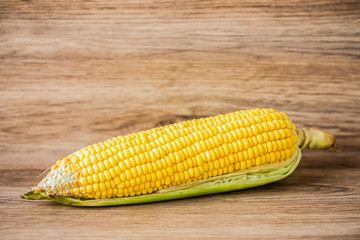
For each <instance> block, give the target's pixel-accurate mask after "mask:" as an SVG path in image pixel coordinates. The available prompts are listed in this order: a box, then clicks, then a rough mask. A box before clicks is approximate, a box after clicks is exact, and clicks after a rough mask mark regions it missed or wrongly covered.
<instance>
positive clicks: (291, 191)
mask: <svg viewBox="0 0 360 240" xmlns="http://www.w3.org/2000/svg"><path fill="white" fill-rule="evenodd" d="M359 160H360V158H359V154H358V152H353V153H334V152H326V151H325V152H324V151H318V152H317V151H315V153H314V152H310V151H306V150H305V151H304V157H303V159H302V162H301V164H300V166H299V167H298V169H296V170H295V172H294V173H293V174H292V175H291V176H289V177H288V178H286V179H284V180H282V181H280V182H277V183H274V184H270V185H267V186H263V187H259V188H256V189H249V190H244V191H238V192H232V193H226V194H217V195H212V196H204V197H197V198H191V199H183V200H175V201H168V202H161V203H153V204H143V205H133V206H123V207H108V208H92V209H89V208H76V207H68V206H63V205H60V204H57V203H52V202H48V201H44V202H34V201H28V200H21V199H20V198H19V194H20V193H23V192H25V191H27V190H28V188H29V186H30V185H31V184H33V183H34V176H37V175H39V174H40V173H41V172H42V170H40V169H21V170H1V172H0V176H1V177H0V203H1V204H0V212H1V216H3V217H2V218H0V226H1V228H0V229H1V232H2V234H3V236H4V234H5V236H7V238H16V239H22V238H28V237H31V236H36V235H37V236H41V237H42V238H46V237H49V238H52V237H56V238H68V237H70V238H85V237H89V236H91V237H92V238H99V237H105V238H111V237H114V236H116V237H121V238H131V239H143V238H145V237H146V238H150V239H158V238H162V239H168V238H175V239H184V238H188V237H190V238H194V239H200V238H201V239H203V238H209V239H223V238H230V239H238V238H239V237H241V238H250V239H255V238H260V237H264V238H266V239H278V238H279V236H280V235H281V237H282V238H286V239H288V238H289V239H298V238H304V237H306V238H318V237H321V238H331V239H336V238H341V239H357V238H358V237H359V236H360V226H359V224H358V223H359V220H360V210H359V209H360V208H359V207H360V195H359V188H360V181H359V177H358V172H359V168H360V161H359ZM19 221H21V223H22V224H21V225H20V226H19V225H18V224H19Z"/></svg>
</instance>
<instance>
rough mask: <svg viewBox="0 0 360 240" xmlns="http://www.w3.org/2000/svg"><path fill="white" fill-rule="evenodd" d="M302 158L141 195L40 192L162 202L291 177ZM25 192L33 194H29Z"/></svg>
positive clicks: (81, 202) (101, 202) (79, 202)
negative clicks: (100, 195)
mask: <svg viewBox="0 0 360 240" xmlns="http://www.w3.org/2000/svg"><path fill="white" fill-rule="evenodd" d="M300 159H301V151H300V150H299V149H298V150H297V151H296V152H295V154H294V155H293V156H292V157H291V158H290V159H289V160H287V161H285V162H282V163H277V164H269V165H266V166H259V167H255V168H252V169H249V170H246V171H238V172H235V173H231V174H226V175H222V176H218V177H214V178H208V179H205V180H200V181H197V182H195V183H190V184H186V185H181V186H176V187H170V188H167V189H164V190H161V191H158V192H156V193H152V194H145V195H140V196H133V197H121V198H105V199H97V200H85V199H76V198H71V197H56V196H47V195H46V194H45V193H40V194H41V195H40V196H41V198H39V199H47V200H49V199H50V200H54V201H57V202H59V203H62V204H66V205H72V206H86V207H100V206H114V205H130V204H141V203H149V202H160V201H167V200H173V199H181V198H188V197H196V196H202V195H208V194H215V193H223V192H229V191H237V190H241V189H247V188H252V187H258V186H262V185H265V184H269V183H272V182H276V181H279V180H281V179H283V178H285V177H287V176H289V175H290V174H291V173H292V172H293V171H294V170H295V168H296V167H297V166H298V164H299V162H300ZM32 192H33V193H32V194H35V195H34V196H37V195H36V194H37V193H34V192H36V191H32ZM43 194H45V195H46V196H47V198H45V197H43ZM25 195H28V196H30V194H29V193H27V194H25ZM31 196H32V195H31ZM27 199H29V198H27Z"/></svg>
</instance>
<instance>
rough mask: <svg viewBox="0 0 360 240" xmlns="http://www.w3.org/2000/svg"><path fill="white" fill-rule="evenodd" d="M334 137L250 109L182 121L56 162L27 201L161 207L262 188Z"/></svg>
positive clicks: (280, 115)
mask: <svg viewBox="0 0 360 240" xmlns="http://www.w3.org/2000/svg"><path fill="white" fill-rule="evenodd" d="M333 145H334V137H333V136H332V135H329V134H326V133H324V132H322V131H319V130H314V129H311V130H305V129H296V128H295V125H294V124H293V123H292V122H291V120H290V119H289V118H288V116H287V115H286V114H285V113H281V112H277V111H275V110H273V109H253V110H246V111H238V112H234V113H229V114H224V115H218V116H215V117H208V118H202V119H195V120H191V121H185V122H180V123H176V124H172V125H168V126H164V127H158V128H154V129H150V130H148V131H142V132H138V133H134V134H130V135H126V136H119V137H115V138H112V139H109V140H107V141H104V142H101V143H97V144H94V145H91V146H88V147H85V148H83V149H81V150H79V151H76V152H75V153H73V154H71V155H69V156H67V157H65V158H62V159H60V160H58V161H57V162H56V163H55V164H54V165H53V166H52V167H51V170H50V172H49V173H48V174H47V175H46V176H45V178H44V179H42V180H41V181H40V182H39V183H38V185H37V186H36V187H34V188H33V191H31V192H29V193H27V194H24V195H22V197H23V198H27V199H51V200H56V201H58V202H61V203H65V204H71V205H80V206H104V205H122V204H132V203H143V202H152V201H162V200H168V199H176V198H183V197H190V196H198V195H204V194H210V193H218V192H226V191H232V190H238V189H244V188H248V187H254V186H260V185H263V184H267V183H270V182H274V181H277V180H280V179H282V178H284V177H286V176H288V175H289V174H290V173H291V172H292V171H293V170H294V169H295V168H296V166H297V164H298V163H299V160H300V158H301V152H300V150H299V147H300V148H303V147H308V148H311V149H324V148H330V147H332V146H333Z"/></svg>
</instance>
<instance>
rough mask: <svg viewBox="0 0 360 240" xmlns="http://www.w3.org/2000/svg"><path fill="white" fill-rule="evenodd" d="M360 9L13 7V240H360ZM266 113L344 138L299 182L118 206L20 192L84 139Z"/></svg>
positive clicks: (3, 198)
mask: <svg viewBox="0 0 360 240" xmlns="http://www.w3.org/2000/svg"><path fill="white" fill-rule="evenodd" d="M359 105H360V2H359V1H346V0H345V1H344V0H337V1H336V0H335V1H321V0H319V1H275V0H274V1H271V0H269V1H266V0H263V1H197V0H185V1H166V0H160V1H151V0H148V1H146V0H140V1H110V0H105V1H93V0H90V1H59V0H55V1H54V0H52V1H49V0H44V1H35V0H24V1H17V0H13V1H5V0H1V1H0V214H1V216H0V238H1V239H32V238H39V237H40V238H45V237H47V238H55V239H57V238H65V237H67V238H73V239H83V238H87V237H90V238H112V237H119V238H122V239H125V238H130V239H132V238H135V239H145V238H146V239H147V238H153V239H169V238H175V239H177V238H179V239H184V238H191V239H239V238H243V237H246V238H262V237H264V238H267V239H271V238H272V239H279V238H281V239H284V238H287V239H293V238H295V239H296V238H302V237H307V238H323V239H359V238H360V224H359V223H360V181H359V180H360V178H359V168H360V152H359V151H360V148H359V146H360V120H359V118H360V107H359ZM255 107H272V108H274V109H277V110H280V111H284V112H286V113H287V114H288V115H289V116H290V117H291V118H292V119H293V121H294V122H295V123H296V124H297V126H301V127H316V128H321V129H323V130H326V131H328V132H330V133H333V134H335V135H336V136H337V138H338V145H340V146H341V147H342V149H343V151H342V153H334V152H328V151H314V152H310V151H304V157H303V160H302V162H301V164H300V166H299V167H298V169H297V170H296V171H295V172H294V173H293V174H292V175H291V176H290V177H288V178H287V179H285V180H283V181H280V182H278V183H274V184H271V185H268V186H264V187H260V188H256V189H250V190H246V191H240V192H233V193H228V194H218V195H213V196H206V197H198V198H192V199H185V200H179V201H169V202H163V203H155V204H144V205H137V206H125V207H111V208H110V207H109V208H95V209H87V208H74V207H67V206H63V205H59V204H56V203H49V202H31V201H26V200H22V199H20V198H19V195H20V193H24V192H26V191H27V190H29V188H30V187H31V186H32V185H33V184H35V183H36V182H37V181H38V180H37V179H35V177H36V176H38V175H39V174H40V173H41V172H42V171H43V170H45V169H46V168H47V167H48V166H50V165H51V164H52V163H53V162H55V161H56V160H57V159H58V158H61V157H63V156H65V155H67V154H69V153H71V152H73V151H75V150H77V149H79V148H81V147H83V146H86V145H88V144H92V143H94V142H99V141H102V140H105V139H107V138H110V137H113V136H116V135H122V134H127V133H132V132H135V131H139V130H143V129H148V128H151V127H154V126H159V125H164V124H168V123H172V122H175V121H181V120H187V119H192V118H197V117H203V116H210V115H217V114H220V113H227V112H231V111H236V110H241V109H249V108H255Z"/></svg>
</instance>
